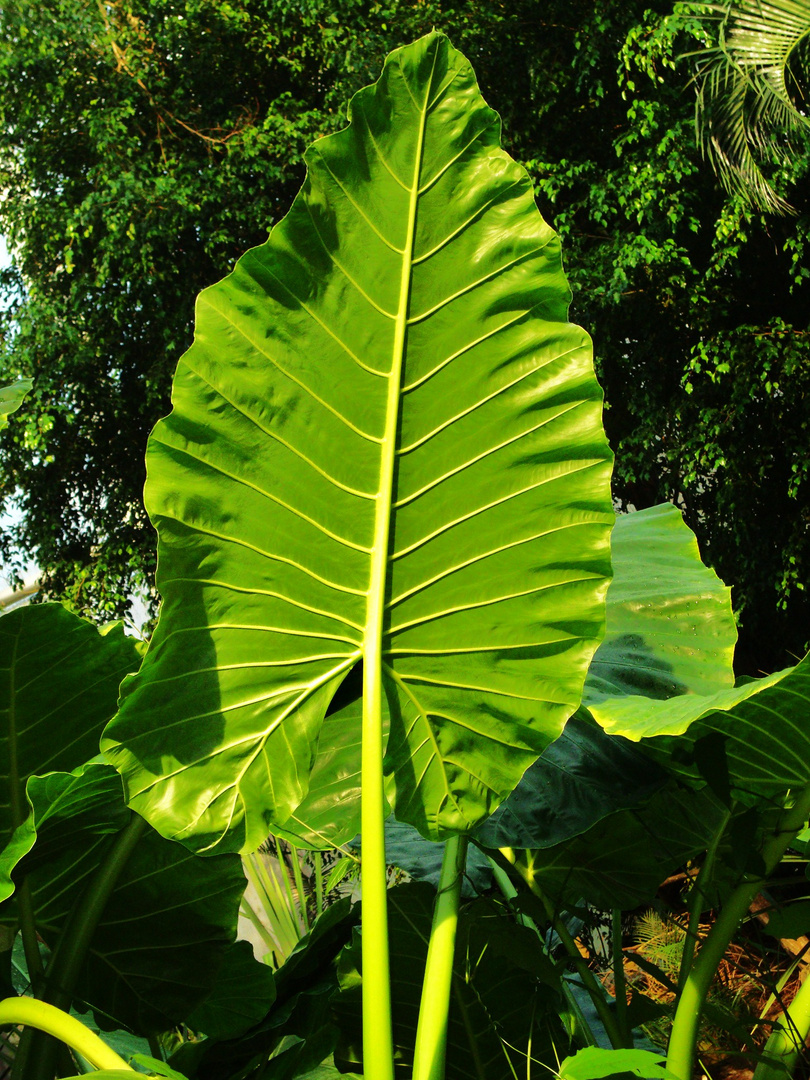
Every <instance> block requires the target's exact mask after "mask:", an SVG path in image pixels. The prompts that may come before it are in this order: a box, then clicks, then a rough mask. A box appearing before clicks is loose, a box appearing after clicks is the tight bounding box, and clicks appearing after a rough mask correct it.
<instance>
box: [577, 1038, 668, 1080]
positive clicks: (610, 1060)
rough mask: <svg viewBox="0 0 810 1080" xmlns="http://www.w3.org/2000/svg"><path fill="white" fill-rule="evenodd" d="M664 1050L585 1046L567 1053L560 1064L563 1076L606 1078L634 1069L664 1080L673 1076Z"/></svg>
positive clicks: (636, 1073)
mask: <svg viewBox="0 0 810 1080" xmlns="http://www.w3.org/2000/svg"><path fill="white" fill-rule="evenodd" d="M665 1061H666V1058H665V1056H664V1055H663V1054H658V1053H654V1052H653V1051H652V1050H603V1049H602V1048H601V1047H598V1046H586V1047H585V1049H584V1050H578V1051H577V1052H576V1054H574V1055H573V1056H572V1057H568V1058H566V1059H565V1061H563V1063H562V1065H561V1066H560V1071H559V1074H558V1075H559V1077H560V1080H603V1078H607V1077H611V1076H616V1075H619V1074H621V1073H631V1074H632V1075H633V1076H640V1077H642V1078H644V1080H665V1078H668V1077H672V1076H674V1074H673V1073H670V1072H668V1071H667V1069H666V1068H665V1066H664V1064H663V1063H664V1062H665Z"/></svg>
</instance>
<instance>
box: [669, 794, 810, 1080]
mask: <svg viewBox="0 0 810 1080" xmlns="http://www.w3.org/2000/svg"><path fill="white" fill-rule="evenodd" d="M808 813H810V785H808V787H806V788H802V789H801V791H799V793H798V795H797V797H796V802H795V803H794V805H793V806H792V807H791V808H790V809H789V810H786V811H785V812H784V814H783V815H782V817H781V818H780V821H779V825H778V827H777V829H776V830H774V833H773V835H772V836H771V837H770V838H769V839H768V841H767V842H766V843H765V845H764V847H763V849H762V859H763V862H764V863H765V874H764V875H763V876H762V877H760V876H756V877H745V878H743V880H742V881H741V882H740V884H739V885H738V886H737V888H736V889H735V890H734V891H733V892H732V894H731V896H730V897H729V899H728V900H727V902H726V903H725V904H724V905H723V907H722V908H721V910H720V912H719V914H718V916H717V919H716V921H715V924H714V926H713V927H712V929H711V931H710V932H709V934H708V936H707V937H706V940H705V941H704V942H703V944H702V946H701V949H700V952H699V953H698V955H697V959H696V960H695V962H694V963H693V964H692V969H691V971H690V972H689V974H688V975H687V977H686V979H685V980H684V984H683V989H682V991H681V995H680V998H679V999H678V1005H677V1008H676V1010H675V1020H674V1022H673V1024H672V1034H671V1035H670V1039H669V1051H668V1053H667V1069H668V1070H669V1071H670V1072H671V1073H673V1074H674V1076H676V1077H678V1080H692V1067H693V1063H694V1060H695V1050H696V1047H697V1037H698V1024H699V1022H700V1013H701V1009H702V1008H703V1005H704V1003H705V1001H706V997H707V995H708V993H709V987H710V985H711V982H712V979H713V978H714V975H715V972H716V971H717V968H718V965H719V964H720V961H721V960H722V959H723V957H724V956H725V952H726V949H727V948H728V945H729V942H730V941H731V939H732V937H733V936H734V933H735V931H736V930H737V927H738V926H739V925H740V923H741V922H742V920H743V919H744V918H745V916H746V915H747V913H748V907H749V905H750V903H751V901H752V900H753V898H754V897H755V896H756V894H757V893H758V892H759V890H760V889H761V888H762V886H763V885H764V883H765V880H766V879H767V877H768V876H769V875H770V874H772V873H773V871H774V870H775V869H776V867H777V866H778V865H779V862H780V860H781V858H782V856H783V855H784V853H785V851H786V849H787V847H788V845H789V844H790V842H791V840H793V839H794V837H795V836H796V834H797V833H798V832H799V831H800V830H801V829H802V828H803V827H804V823H805V822H806V821H807V815H808Z"/></svg>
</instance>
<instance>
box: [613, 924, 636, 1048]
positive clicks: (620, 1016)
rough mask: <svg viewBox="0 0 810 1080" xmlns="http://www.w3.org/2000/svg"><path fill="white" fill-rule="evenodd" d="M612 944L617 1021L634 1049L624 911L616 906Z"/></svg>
mask: <svg viewBox="0 0 810 1080" xmlns="http://www.w3.org/2000/svg"><path fill="white" fill-rule="evenodd" d="M611 945H612V947H613V996H614V998H615V999H616V1023H617V1024H618V1027H619V1031H620V1032H621V1034H622V1038H623V1040H624V1045H625V1046H626V1047H628V1048H630V1049H631V1050H632V1048H633V1036H632V1035H631V1034H630V1028H629V1027H628V1024H627V983H626V981H625V978H624V950H623V949H622V913H621V909H620V908H614V909H613V914H612V926H611Z"/></svg>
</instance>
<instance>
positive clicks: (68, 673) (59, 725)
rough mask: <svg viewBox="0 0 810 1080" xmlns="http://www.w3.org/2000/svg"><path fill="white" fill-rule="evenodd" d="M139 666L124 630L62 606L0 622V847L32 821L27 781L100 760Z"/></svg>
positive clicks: (15, 613) (23, 612) (17, 614)
mask: <svg viewBox="0 0 810 1080" xmlns="http://www.w3.org/2000/svg"><path fill="white" fill-rule="evenodd" d="M139 664H140V657H139V656H138V652H137V648H136V646H135V644H134V642H133V641H132V640H131V639H130V638H127V637H126V636H125V635H124V631H123V628H122V627H121V625H120V624H115V625H114V626H112V627H110V628H108V629H107V630H106V631H104V632H101V633H99V631H98V630H97V629H96V628H95V627H94V626H93V625H92V624H91V623H89V622H86V621H85V620H84V619H80V618H78V617H77V616H76V615H72V614H71V613H70V612H69V611H67V610H66V609H65V608H63V607H62V606H61V604H40V605H35V606H32V607H22V608H18V609H17V610H16V611H11V612H9V613H8V614H7V615H3V617H2V618H0V725H2V730H0V787H2V790H1V791H0V843H2V842H5V840H6V839H7V838H8V836H9V834H10V833H11V832H12V830H13V829H14V828H16V826H17V825H19V824H21V823H22V821H23V820H24V819H25V818H26V817H27V816H28V806H27V805H26V803H25V782H26V780H27V779H28V777H29V776H31V775H32V774H39V773H46V772H51V771H54V770H66V771H69V770H70V769H74V768H76V767H77V766H79V765H81V764H82V762H84V761H87V760H88V759H89V758H92V757H93V756H94V755H95V754H96V753H98V739H99V735H100V734H101V732H102V730H103V728H104V725H105V724H106V723H107V721H108V720H109V719H110V717H111V716H112V715H113V713H114V712H115V707H116V702H117V699H118V686H119V683H120V682H121V680H122V679H123V677H124V676H125V675H126V674H127V673H128V672H131V671H135V670H137V668H138V666H139Z"/></svg>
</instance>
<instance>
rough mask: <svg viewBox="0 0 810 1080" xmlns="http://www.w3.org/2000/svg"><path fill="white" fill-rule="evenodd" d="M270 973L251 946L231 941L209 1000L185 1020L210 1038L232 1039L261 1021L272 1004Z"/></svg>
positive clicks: (192, 1027) (274, 985)
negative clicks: (255, 955) (254, 954)
mask: <svg viewBox="0 0 810 1080" xmlns="http://www.w3.org/2000/svg"><path fill="white" fill-rule="evenodd" d="M275 997H276V984H275V980H274V979H273V972H272V971H271V970H270V968H269V967H268V966H267V965H266V964H262V963H261V962H260V961H258V960H256V959H255V957H254V956H253V948H252V946H251V945H250V942H247V941H234V942H233V943H232V944H231V945H230V946H229V947H228V951H227V952H226V954H225V959H224V961H223V963H222V964H221V966H220V968H219V971H218V973H217V981H216V985H215V986H214V988H213V990H212V991H211V993H210V994H209V995H208V997H207V998H206V999H205V1000H204V1001H203V1002H201V1004H199V1005H198V1006H197V1008H196V1009H195V1010H194V1011H193V1012H192V1013H191V1014H190V1015H189V1016H188V1017H187V1018H186V1024H187V1026H188V1027H190V1028H191V1029H192V1030H193V1031H203V1032H205V1034H206V1035H207V1036H208V1037H209V1038H217V1039H223V1038H235V1037H237V1036H239V1035H243V1034H244V1033H245V1032H246V1031H247V1030H248V1028H251V1027H252V1026H253V1025H254V1024H257V1023H258V1022H259V1021H260V1020H262V1019H263V1018H264V1017H265V1016H266V1014H267V1012H268V1011H269V1009H270V1006H271V1005H272V1004H273V1002H274V1001H275Z"/></svg>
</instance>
